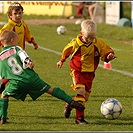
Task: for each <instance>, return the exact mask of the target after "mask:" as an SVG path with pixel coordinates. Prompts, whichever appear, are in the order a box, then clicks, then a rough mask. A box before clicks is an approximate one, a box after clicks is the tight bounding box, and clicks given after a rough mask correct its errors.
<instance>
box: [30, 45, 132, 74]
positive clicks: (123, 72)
mask: <svg viewBox="0 0 133 133" xmlns="http://www.w3.org/2000/svg"><path fill="white" fill-rule="evenodd" d="M28 45H30V46H31V44H28ZM39 48H40V49H42V50H45V51H48V52H51V53H55V54H57V55H61V52H57V51H55V50H52V49H48V48H44V47H42V46H39ZM98 66H99V67H103V65H101V64H99V65H98ZM108 70H111V71H114V72H118V73H121V74H124V75H126V76H129V77H133V73H130V72H127V71H122V70H117V69H113V68H112V69H108Z"/></svg>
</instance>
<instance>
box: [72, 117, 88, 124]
mask: <svg viewBox="0 0 133 133" xmlns="http://www.w3.org/2000/svg"><path fill="white" fill-rule="evenodd" d="M75 122H76V124H88V122H87V121H86V120H84V117H80V118H78V119H76V121H75Z"/></svg>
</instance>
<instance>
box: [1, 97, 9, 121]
mask: <svg viewBox="0 0 133 133" xmlns="http://www.w3.org/2000/svg"><path fill="white" fill-rule="evenodd" d="M8 101H9V100H8V99H5V98H0V118H7V108H8Z"/></svg>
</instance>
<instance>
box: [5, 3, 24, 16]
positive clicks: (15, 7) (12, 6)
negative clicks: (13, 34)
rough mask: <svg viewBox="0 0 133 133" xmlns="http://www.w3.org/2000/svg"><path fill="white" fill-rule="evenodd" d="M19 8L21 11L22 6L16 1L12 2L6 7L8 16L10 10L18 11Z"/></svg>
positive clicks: (10, 13) (10, 12)
mask: <svg viewBox="0 0 133 133" xmlns="http://www.w3.org/2000/svg"><path fill="white" fill-rule="evenodd" d="M20 9H22V12H23V10H24V8H23V7H22V6H21V4H20V3H18V2H14V3H12V4H11V5H10V6H9V7H8V11H7V15H8V17H10V16H11V15H12V10H15V11H19V10H20Z"/></svg>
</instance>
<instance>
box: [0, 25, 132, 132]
mask: <svg viewBox="0 0 133 133" xmlns="http://www.w3.org/2000/svg"><path fill="white" fill-rule="evenodd" d="M58 26H59V25H58V24H54V25H53V24H45V25H30V24H29V28H30V30H31V33H32V34H33V35H34V37H35V39H36V41H37V42H38V44H39V46H40V47H39V49H38V50H36V51H35V50H34V49H33V47H32V46H31V45H27V46H26V51H27V53H28V54H29V55H30V57H31V58H32V59H33V61H34V63H35V70H36V72H37V73H38V74H39V75H40V77H42V78H43V79H44V80H45V81H46V82H48V83H49V84H51V85H52V86H59V87H61V88H62V89H63V90H65V92H66V93H68V94H70V95H71V96H73V95H76V92H74V91H73V90H72V89H71V88H70V85H71V83H72V81H71V77H70V75H69V59H68V60H67V61H66V62H65V63H64V66H63V67H62V68H61V69H58V68H57V67H56V63H57V61H58V60H59V59H60V54H61V51H62V49H63V47H64V46H65V45H66V44H67V43H68V42H69V41H70V40H71V39H72V38H74V37H76V35H77V34H78V32H79V30H80V26H79V25H75V24H64V26H66V28H67V30H68V31H67V33H66V34H65V35H58V34H57V33H56V28H57V27H58ZM132 35H133V34H132V28H130V27H117V26H111V25H105V24H98V33H97V36H99V37H101V38H102V39H104V40H105V41H106V42H107V43H108V45H109V46H111V47H112V48H113V49H114V51H115V53H116V55H117V56H118V58H117V59H115V60H113V61H111V65H112V69H111V70H108V69H103V67H102V65H103V62H100V65H99V68H98V69H97V71H96V77H95V79H94V82H93V86H92V93H91V97H90V99H89V101H88V102H87V103H86V110H85V119H86V120H87V121H88V122H89V124H88V125H77V124H75V110H73V111H72V113H71V117H70V118H69V119H66V118H64V114H63V111H64V102H63V101H61V100H58V99H56V98H54V97H51V96H50V95H48V94H44V95H42V96H41V97H39V98H38V99H37V100H36V101H32V100H31V98H30V97H29V96H27V98H26V100H25V102H22V101H16V100H15V99H13V98H10V102H9V108H8V117H9V123H8V124H6V125H0V131H132V130H133V85H132V83H133V82H132V79H133V70H132V66H133V63H132V62H133V53H132V50H133V49H132V40H133V36H132ZM56 52H57V53H56ZM109 97H113V98H116V99H118V100H119V101H120V102H121V103H122V106H123V112H122V114H121V116H120V117H119V118H118V119H116V120H106V119H104V118H103V116H102V115H101V113H100V106H101V103H102V102H103V101H104V100H105V99H107V98H109Z"/></svg>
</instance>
